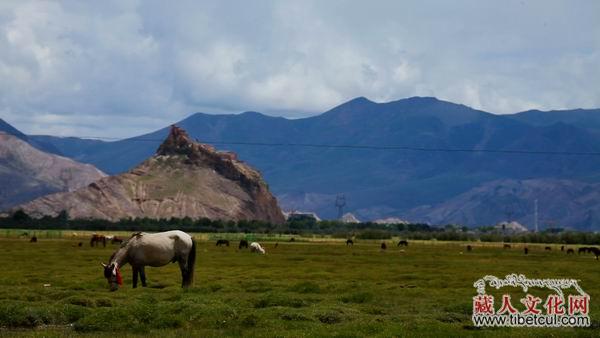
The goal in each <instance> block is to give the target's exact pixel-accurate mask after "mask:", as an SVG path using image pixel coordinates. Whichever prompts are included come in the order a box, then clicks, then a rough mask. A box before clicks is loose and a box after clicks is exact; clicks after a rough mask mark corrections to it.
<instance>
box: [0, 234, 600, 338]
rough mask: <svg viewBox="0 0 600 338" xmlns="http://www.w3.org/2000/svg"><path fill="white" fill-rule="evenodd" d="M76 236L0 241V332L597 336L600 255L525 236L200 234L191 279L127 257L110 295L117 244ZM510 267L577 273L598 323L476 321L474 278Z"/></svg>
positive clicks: (544, 273) (540, 274)
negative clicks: (253, 246) (136, 284)
mask: <svg viewBox="0 0 600 338" xmlns="http://www.w3.org/2000/svg"><path fill="white" fill-rule="evenodd" d="M69 234H71V233H70V232H63V233H61V234H60V235H58V234H55V235H48V234H46V236H44V234H43V233H39V232H38V238H39V241H38V242H37V243H29V242H28V240H27V239H26V238H15V237H12V238H0V266H1V267H2V268H0V271H1V272H0V336H63V335H74V334H84V335H91V336H115V335H118V337H122V336H127V335H132V336H133V335H140V334H142V335H145V336H197V337H211V336H215V337H217V336H219V337H220V336H258V337H273V336H278V337H301V336H304V337H318V336H337V337H364V336H381V337H390V336H596V337H597V336H599V335H600V325H599V323H600V302H599V301H597V299H599V298H598V297H599V296H600V284H599V283H598V280H599V276H600V274H599V272H600V262H598V261H596V260H594V258H593V256H591V255H585V256H584V255H582V256H578V255H577V254H575V255H574V256H573V255H571V256H567V255H566V254H565V253H564V252H560V250H559V249H558V248H559V246H553V250H552V251H551V252H546V251H544V250H543V246H534V245H529V248H530V249H531V252H530V254H529V255H528V256H524V255H523V252H522V249H520V246H519V245H516V248H515V245H513V249H510V250H503V249H502V248H501V244H490V243H486V245H485V246H484V244H483V243H474V250H473V251H472V252H463V251H464V246H465V243H441V242H411V243H410V246H409V247H408V248H405V249H404V251H401V249H400V248H397V247H396V246H394V245H391V244H392V243H391V241H388V249H387V250H386V251H385V252H382V251H381V250H380V248H379V241H358V242H357V244H356V245H354V247H346V246H345V245H344V244H343V243H342V242H339V241H337V242H335V241H333V240H331V241H323V240H321V241H296V242H294V243H289V242H281V241H280V242H279V245H278V247H277V248H274V244H275V242H263V243H264V244H265V247H266V250H267V253H268V254H267V255H265V256H262V255H257V254H250V253H249V252H248V251H238V250H237V246H235V245H233V246H231V247H228V248H226V247H215V245H214V241H212V240H209V237H208V236H207V235H198V236H197V237H196V238H198V240H199V243H198V244H199V246H198V259H197V265H196V282H195V287H194V288H191V289H189V290H186V291H184V290H182V289H181V288H180V282H181V281H180V274H179V270H178V267H177V265H176V264H171V265H169V266H166V267H162V268H147V269H146V274H147V276H148V279H149V287H148V288H138V289H132V288H131V269H130V267H129V266H127V267H125V268H124V269H123V274H124V284H125V285H124V287H123V288H122V289H121V290H119V291H117V292H112V293H111V292H109V291H108V285H107V282H106V280H105V279H104V278H103V276H102V269H101V267H100V262H101V261H102V262H107V260H108V257H109V256H110V255H111V253H112V252H113V250H115V248H116V246H110V245H108V246H107V247H106V248H102V247H100V248H91V247H90V246H89V243H88V242H87V237H80V238H71V236H70V235H69ZM0 235H1V233H0ZM6 235H8V233H6ZM79 235H80V236H81V234H79ZM79 241H83V242H84V245H83V246H82V247H78V246H77V243H78V242H79ZM509 273H523V274H525V275H526V276H527V277H530V278H575V279H578V280H580V285H581V286H582V288H583V289H584V290H585V291H586V292H587V293H588V294H589V295H590V296H591V310H590V314H591V318H592V327H590V328H580V329H570V328H556V329H546V328H544V329H542V328H521V329H509V328H485V329H478V328H475V327H474V326H473V325H472V322H471V308H472V297H473V296H475V294H476V292H475V289H474V287H473V282H474V281H475V280H477V279H479V278H481V277H483V276H484V275H488V274H491V275H495V276H498V277H503V276H505V275H506V274H509ZM45 285H46V286H45ZM531 292H538V293H537V295H540V296H541V295H542V294H544V291H542V290H538V291H531ZM513 305H516V304H513Z"/></svg>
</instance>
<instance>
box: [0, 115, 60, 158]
mask: <svg viewBox="0 0 600 338" xmlns="http://www.w3.org/2000/svg"><path fill="white" fill-rule="evenodd" d="M0 132H4V133H6V134H9V135H13V136H16V137H17V138H19V139H21V140H23V141H25V142H27V143H29V144H30V145H31V146H33V147H35V148H37V149H39V150H41V151H44V152H47V153H51V154H56V155H62V154H61V152H60V151H59V150H58V148H56V147H55V146H53V145H52V144H50V143H47V142H45V141H43V140H38V139H35V138H31V137H29V136H27V135H25V134H23V133H22V132H21V131H19V130H17V128H15V127H13V126H11V125H10V124H8V123H6V121H4V120H3V119H0ZM68 157H70V156H68Z"/></svg>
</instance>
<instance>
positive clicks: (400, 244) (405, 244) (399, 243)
mask: <svg viewBox="0 0 600 338" xmlns="http://www.w3.org/2000/svg"><path fill="white" fill-rule="evenodd" d="M397 246H408V241H406V240H401V241H400V242H398V245H397Z"/></svg>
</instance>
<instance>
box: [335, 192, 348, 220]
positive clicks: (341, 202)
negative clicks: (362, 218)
mask: <svg viewBox="0 0 600 338" xmlns="http://www.w3.org/2000/svg"><path fill="white" fill-rule="evenodd" d="M345 205H346V196H344V195H343V194H341V195H337V197H336V198H335V207H336V208H337V209H338V217H337V218H338V219H342V216H344V206H345Z"/></svg>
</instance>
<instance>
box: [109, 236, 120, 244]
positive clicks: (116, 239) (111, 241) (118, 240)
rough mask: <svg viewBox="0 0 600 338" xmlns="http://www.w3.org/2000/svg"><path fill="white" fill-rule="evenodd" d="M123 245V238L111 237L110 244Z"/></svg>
mask: <svg viewBox="0 0 600 338" xmlns="http://www.w3.org/2000/svg"><path fill="white" fill-rule="evenodd" d="M117 243H118V244H123V238H121V237H117V236H113V238H112V239H111V240H110V244H117Z"/></svg>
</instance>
